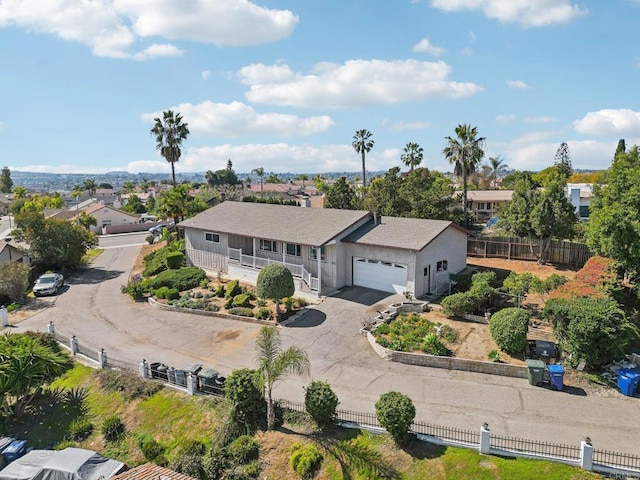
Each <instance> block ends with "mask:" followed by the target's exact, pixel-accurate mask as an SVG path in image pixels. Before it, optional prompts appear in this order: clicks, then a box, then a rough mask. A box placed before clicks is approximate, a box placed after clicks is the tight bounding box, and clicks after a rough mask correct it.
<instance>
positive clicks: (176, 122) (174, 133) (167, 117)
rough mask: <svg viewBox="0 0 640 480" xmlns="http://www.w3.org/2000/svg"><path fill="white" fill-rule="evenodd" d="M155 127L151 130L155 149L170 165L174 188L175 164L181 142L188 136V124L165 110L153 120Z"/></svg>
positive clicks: (180, 148)
mask: <svg viewBox="0 0 640 480" xmlns="http://www.w3.org/2000/svg"><path fill="white" fill-rule="evenodd" d="M154 122H155V125H154V126H153V128H152V129H151V134H152V135H155V137H156V149H157V150H158V151H159V152H160V155H162V156H163V157H164V159H165V160H166V161H167V162H169V163H170V164H171V176H172V178H173V187H174V188H175V187H176V170H175V164H176V163H177V162H178V161H179V160H180V156H181V155H182V142H184V141H185V140H186V139H187V137H188V136H189V133H190V132H189V128H188V126H189V124H188V123H183V121H182V115H180V114H179V113H176V114H175V115H174V113H173V111H171V110H167V111H166V112H162V118H154Z"/></svg>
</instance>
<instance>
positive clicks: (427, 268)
mask: <svg viewBox="0 0 640 480" xmlns="http://www.w3.org/2000/svg"><path fill="white" fill-rule="evenodd" d="M422 274H423V275H424V276H425V277H428V276H429V267H424V270H423V271H422Z"/></svg>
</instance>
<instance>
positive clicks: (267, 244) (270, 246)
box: [260, 239, 278, 252]
mask: <svg viewBox="0 0 640 480" xmlns="http://www.w3.org/2000/svg"><path fill="white" fill-rule="evenodd" d="M260 250H262V251H263V252H277V251H278V244H277V243H276V242H275V241H274V240H263V239H260Z"/></svg>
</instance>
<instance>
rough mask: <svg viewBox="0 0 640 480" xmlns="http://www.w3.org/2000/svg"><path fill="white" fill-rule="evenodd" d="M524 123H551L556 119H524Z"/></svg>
mask: <svg viewBox="0 0 640 480" xmlns="http://www.w3.org/2000/svg"><path fill="white" fill-rule="evenodd" d="M524 121H525V122H527V123H553V122H557V121H558V119H557V118H556V117H526V118H525V119H524Z"/></svg>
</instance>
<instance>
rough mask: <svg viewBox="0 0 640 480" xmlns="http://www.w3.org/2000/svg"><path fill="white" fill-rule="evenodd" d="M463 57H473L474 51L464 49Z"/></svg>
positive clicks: (467, 48)
mask: <svg viewBox="0 0 640 480" xmlns="http://www.w3.org/2000/svg"><path fill="white" fill-rule="evenodd" d="M462 55H464V56H465V57H471V56H473V49H472V48H470V47H464V48H463V49H462Z"/></svg>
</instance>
